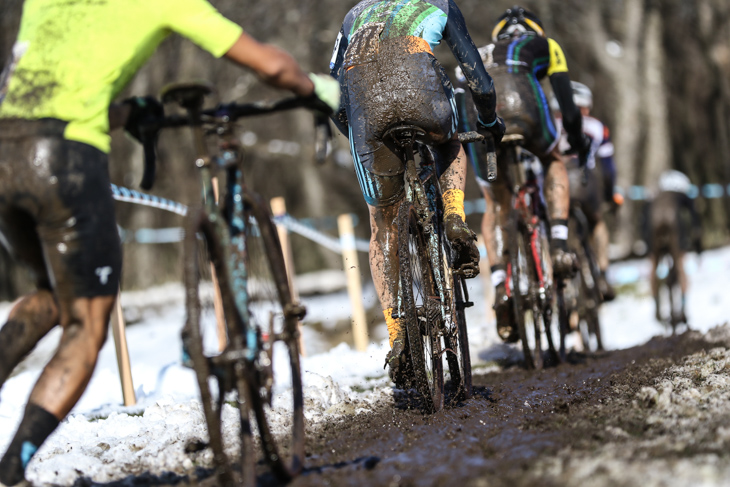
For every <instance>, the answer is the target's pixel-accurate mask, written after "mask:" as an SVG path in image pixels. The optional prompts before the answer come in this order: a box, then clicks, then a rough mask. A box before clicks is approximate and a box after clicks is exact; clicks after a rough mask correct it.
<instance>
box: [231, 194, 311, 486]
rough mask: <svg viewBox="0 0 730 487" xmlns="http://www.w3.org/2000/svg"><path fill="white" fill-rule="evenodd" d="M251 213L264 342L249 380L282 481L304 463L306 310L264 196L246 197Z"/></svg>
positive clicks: (252, 280) (257, 323) (255, 313)
mask: <svg viewBox="0 0 730 487" xmlns="http://www.w3.org/2000/svg"><path fill="white" fill-rule="evenodd" d="M245 217H246V221H245V229H246V230H245V239H246V259H245V262H246V269H247V271H248V288H247V290H248V311H249V316H250V326H251V327H252V328H253V329H254V330H255V331H256V333H257V335H258V336H259V337H260V342H261V344H262V345H263V346H262V347H261V351H260V355H259V357H258V361H257V365H256V367H257V370H256V372H257V373H256V374H255V378H254V380H250V381H249V388H250V390H249V396H250V401H251V409H252V410H253V412H254V414H255V416H256V422H257V424H258V431H259V436H260V440H261V447H262V449H263V452H264V458H265V460H266V462H267V463H268V464H269V465H270V467H271V469H272V470H273V472H274V474H275V475H276V476H277V478H278V479H279V480H281V481H288V480H290V479H291V478H292V477H294V476H295V475H297V474H298V473H299V472H301V470H302V467H303V465H304V412H303V406H304V399H303V392H302V376H301V370H300V363H299V337H300V334H299V322H298V318H301V317H303V308H301V307H299V306H296V305H295V304H294V303H293V302H292V296H291V292H290V287H289V281H288V278H287V273H286V267H285V265H284V257H283V254H282V251H281V244H280V242H279V238H278V235H277V231H276V227H275V226H274V224H273V223H272V220H271V216H270V214H269V212H268V210H267V208H266V204H265V203H264V201H263V200H262V199H261V198H260V197H258V196H255V195H251V194H246V195H245ZM275 430H276V431H277V432H282V431H283V432H285V433H284V434H281V433H278V434H277V435H275V434H274V431H275Z"/></svg>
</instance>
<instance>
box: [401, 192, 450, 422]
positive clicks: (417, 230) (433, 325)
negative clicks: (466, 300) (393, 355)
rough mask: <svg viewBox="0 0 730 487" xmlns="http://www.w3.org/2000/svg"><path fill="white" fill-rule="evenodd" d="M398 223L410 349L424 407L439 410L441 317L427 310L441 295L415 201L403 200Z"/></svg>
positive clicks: (441, 397) (441, 377) (442, 374)
mask: <svg viewBox="0 0 730 487" xmlns="http://www.w3.org/2000/svg"><path fill="white" fill-rule="evenodd" d="M397 222H398V264H399V269H400V281H401V282H400V284H401V298H402V310H403V314H404V315H405V316H404V317H405V324H406V335H407V338H408V345H409V346H408V347H406V348H407V350H409V354H410V361H411V366H412V368H413V380H414V382H415V385H416V388H417V389H418V391H419V392H420V393H421V395H422V396H423V402H424V409H425V410H426V411H427V412H436V411H439V410H441V409H442V408H443V406H444V370H443V360H442V357H441V339H440V337H439V336H438V326H439V325H440V323H439V322H440V319H441V318H440V316H439V317H438V318H436V317H435V316H431V317H429V316H428V309H427V306H428V300H429V297H430V298H432V299H433V298H435V297H436V296H437V293H436V289H435V286H434V277H433V276H434V274H433V270H432V268H431V261H430V259H429V255H430V250H429V248H428V245H427V243H426V242H427V240H426V236H425V234H424V231H423V228H422V226H421V223H420V221H419V218H418V214H417V212H416V209H415V207H414V206H413V203H411V202H410V201H408V200H404V201H403V202H402V203H401V205H400V207H399V209H398V218H397ZM414 293H415V294H414ZM433 314H435V313H433ZM434 318H435V319H434Z"/></svg>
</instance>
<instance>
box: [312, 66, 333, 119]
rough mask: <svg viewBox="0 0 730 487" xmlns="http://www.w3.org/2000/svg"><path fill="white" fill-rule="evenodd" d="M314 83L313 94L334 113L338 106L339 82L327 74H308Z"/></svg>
mask: <svg viewBox="0 0 730 487" xmlns="http://www.w3.org/2000/svg"><path fill="white" fill-rule="evenodd" d="M309 79H311V80H312V83H314V96H316V97H317V98H318V99H319V100H320V101H322V102H324V103H325V104H326V105H327V106H328V107H329V108H330V109H331V110H332V113H336V112H337V110H338V109H339V108H340V82H339V81H337V80H336V79H334V78H333V77H332V76H329V75H327V74H314V73H310V74H309Z"/></svg>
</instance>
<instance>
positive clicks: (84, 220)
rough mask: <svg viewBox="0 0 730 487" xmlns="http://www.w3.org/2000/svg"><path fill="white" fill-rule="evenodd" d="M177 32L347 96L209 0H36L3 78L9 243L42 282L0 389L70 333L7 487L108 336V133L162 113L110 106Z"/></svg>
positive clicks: (9, 465)
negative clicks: (37, 352)
mask: <svg viewBox="0 0 730 487" xmlns="http://www.w3.org/2000/svg"><path fill="white" fill-rule="evenodd" d="M173 32H174V33H178V34H181V35H183V36H185V37H187V38H189V39H190V40H192V41H193V42H195V43H196V44H198V45H199V46H200V47H202V48H203V49H205V50H207V51H209V52H210V53H211V54H213V55H214V56H216V57H222V56H225V57H227V58H228V59H230V60H232V61H234V62H236V63H238V64H240V65H241V66H244V67H247V68H249V69H251V70H253V71H254V73H256V74H257V75H258V76H259V77H260V78H261V79H262V80H263V81H264V82H266V83H268V84H270V85H272V86H275V87H278V88H282V89H285V90H289V91H292V92H294V93H295V94H297V95H300V96H315V97H318V98H320V99H321V100H322V101H324V102H326V103H328V104H329V105H330V107H331V108H332V109H333V110H336V109H337V106H338V104H339V87H338V84H337V82H336V81H334V80H332V79H331V78H330V77H329V76H319V75H307V74H306V73H305V72H303V71H302V69H301V68H300V67H299V65H298V64H297V62H296V61H295V60H294V59H293V58H292V57H291V56H290V55H289V54H287V53H285V52H284V51H282V50H280V49H278V48H276V47H273V46H271V45H266V44H261V43H259V42H257V41H256V40H254V39H253V38H252V37H250V36H249V35H247V34H246V33H245V32H243V29H242V28H241V27H239V26H238V25H236V24H235V23H233V22H231V21H230V20H227V19H226V18H224V17H223V16H222V15H221V14H219V13H218V12H217V11H216V10H215V8H213V6H212V5H210V4H209V3H208V2H207V1H206V0H154V1H151V0H76V1H74V2H69V1H68V0H26V1H25V4H24V6H23V16H22V20H21V25H20V31H19V34H18V38H17V42H16V43H15V46H14V48H13V54H12V57H11V59H10V61H9V63H8V64H7V65H6V67H5V69H4V70H3V72H2V75H0V243H2V244H3V245H5V246H6V247H7V248H8V249H9V250H10V252H11V254H12V255H14V256H15V257H16V258H17V259H18V260H20V261H22V262H23V263H25V264H27V265H28V266H29V267H30V268H31V270H32V271H33V272H34V274H35V278H36V283H37V288H38V289H37V291H36V292H34V293H33V294H30V295H28V296H25V297H24V298H23V299H22V300H20V301H19V302H18V304H16V305H15V306H14V308H13V309H12V311H11V312H10V316H9V318H8V322H7V323H6V324H5V325H4V326H3V327H2V328H1V329H0V386H1V385H2V384H3V383H4V382H5V381H6V380H7V378H8V377H9V376H10V373H11V372H12V370H13V368H14V367H15V366H16V365H17V364H18V363H19V362H20V361H21V360H22V358H23V357H24V356H25V355H26V354H27V353H28V352H30V351H31V350H32V349H33V347H34V346H35V344H36V343H37V342H38V340H40V339H41V338H42V337H43V336H44V335H45V334H46V333H47V332H48V331H49V330H50V329H51V328H53V327H54V326H56V325H57V324H60V325H61V326H62V327H63V337H62V339H61V343H60V345H59V348H58V350H57V352H56V354H55V356H54V357H53V358H52V359H51V361H50V363H49V364H48V365H47V366H46V368H45V370H44V371H43V373H42V374H41V376H40V378H39V379H38V382H37V384H36V385H35V387H34V389H33V391H32V392H31V395H30V399H29V402H28V405H27V407H26V410H25V414H24V417H23V419H22V421H21V423H20V426H19V428H18V430H17V432H16V435H15V437H14V438H13V439H12V441H11V443H10V446H9V447H8V449H7V452H6V453H5V455H4V456H3V458H2V460H0V486H14V485H20V484H22V483H24V482H25V480H24V476H25V469H26V467H27V465H28V462H29V461H30V459H31V457H32V456H33V454H34V453H35V452H36V450H37V449H38V448H39V447H40V446H41V444H42V443H43V442H44V441H45V440H46V438H47V437H48V436H49V435H50V434H51V433H52V432H53V431H54V429H55V428H56V427H57V425H58V423H59V421H60V420H62V419H63V418H64V417H65V416H66V415H67V414H68V412H69V411H70V410H71V408H72V407H73V406H74V404H76V401H77V400H78V399H79V397H80V396H81V394H82V393H83V391H84V389H85V388H86V385H87V383H88V382H89V379H90V377H91V374H92V372H93V370H94V367H95V365H96V360H97V356H98V352H99V350H100V349H101V346H102V344H103V343H104V341H105V339H106V329H107V323H108V320H109V315H110V311H111V308H112V305H113V303H114V299H115V296H116V294H117V291H118V283H119V278H120V271H121V247H120V243H119V238H118V235H117V229H116V223H115V218H114V207H113V200H112V196H111V192H110V186H109V176H108V170H107V161H108V158H107V153H108V152H109V140H110V139H109V135H108V132H109V130H110V128H114V126H116V125H119V126H121V125H123V124H124V122H125V120H126V119H127V118H132V119H134V118H136V117H138V116H139V114H140V112H144V111H145V110H153V109H155V107H151V106H149V105H144V104H139V103H127V104H122V105H118V106H116V105H115V106H113V108H112V109H111V110H110V104H111V102H112V100H113V99H114V98H115V97H116V96H117V95H118V94H119V93H120V92H121V91H122V89H123V88H124V87H125V86H126V85H127V83H128V82H129V81H130V79H131V78H132V77H133V76H134V74H135V73H136V71H137V70H138V69H139V68H140V66H142V64H144V62H145V61H146V60H147V59H148V58H149V57H150V55H152V53H153V52H154V51H155V49H156V48H157V46H158V45H159V44H160V42H161V41H162V40H163V39H164V38H165V37H167V36H168V35H169V34H171V33H173ZM110 120H112V122H113V123H111V124H110ZM130 129H131V127H130Z"/></svg>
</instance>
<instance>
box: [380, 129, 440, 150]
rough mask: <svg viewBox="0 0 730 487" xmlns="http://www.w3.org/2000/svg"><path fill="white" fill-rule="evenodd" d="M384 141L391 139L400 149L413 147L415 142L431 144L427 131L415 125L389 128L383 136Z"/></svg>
mask: <svg viewBox="0 0 730 487" xmlns="http://www.w3.org/2000/svg"><path fill="white" fill-rule="evenodd" d="M383 139H385V140H387V139H390V140H391V141H392V142H394V143H395V145H397V146H398V147H401V148H403V147H407V146H409V145H411V146H412V145H413V144H414V143H415V142H423V143H424V144H427V143H428V142H429V138H428V135H427V134H426V131H425V130H423V129H422V128H420V127H416V126H415V125H396V126H394V127H391V128H389V129H388V130H386V131H385V133H384V134H383Z"/></svg>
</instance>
